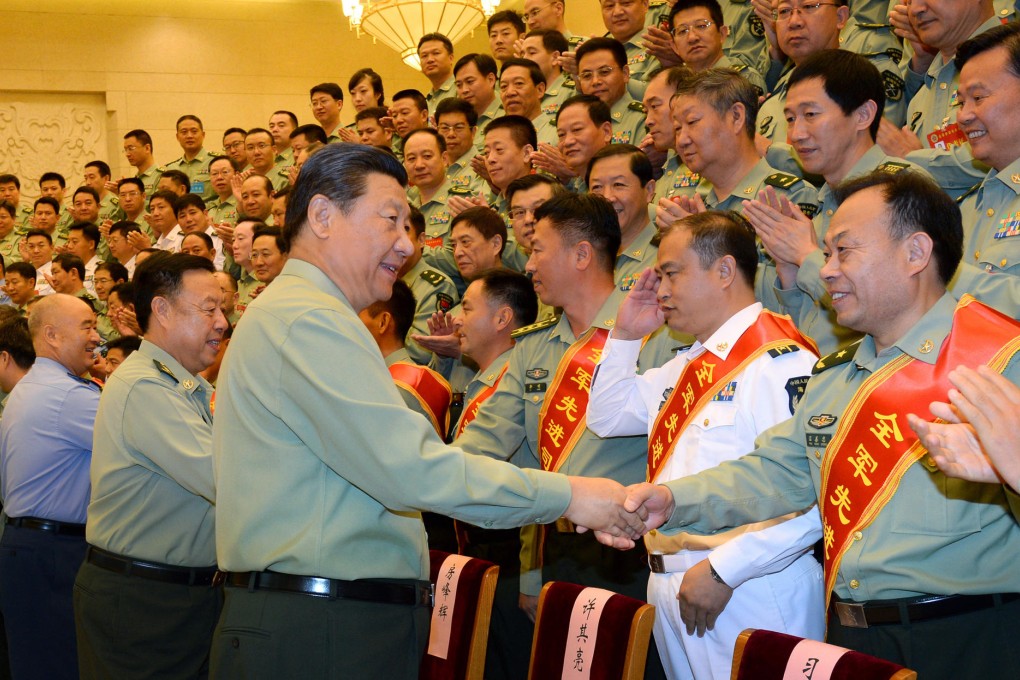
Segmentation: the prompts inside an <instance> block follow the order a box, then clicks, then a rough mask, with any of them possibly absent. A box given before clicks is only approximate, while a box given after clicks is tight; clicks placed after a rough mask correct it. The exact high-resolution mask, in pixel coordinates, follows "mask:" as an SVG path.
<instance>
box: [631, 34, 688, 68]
mask: <svg viewBox="0 0 1020 680" xmlns="http://www.w3.org/2000/svg"><path fill="white" fill-rule="evenodd" d="M641 47H643V48H644V49H645V51H646V52H648V54H650V55H652V56H653V57H655V58H656V59H658V60H659V63H661V64H662V66H663V67H664V68H669V67H670V66H679V65H680V64H682V63H683V60H682V59H681V58H680V55H679V54H677V53H676V46H675V45H674V44H673V36H672V35H671V34H670V32H669V31H666V30H664V29H661V28H659V27H658V26H649V27H648V30H646V31H645V36H644V39H643V40H642V41H641Z"/></svg>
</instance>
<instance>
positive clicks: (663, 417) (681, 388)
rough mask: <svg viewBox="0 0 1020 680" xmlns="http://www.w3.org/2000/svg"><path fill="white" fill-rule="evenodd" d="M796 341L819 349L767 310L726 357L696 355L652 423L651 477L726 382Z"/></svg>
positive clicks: (658, 471)
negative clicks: (763, 356) (764, 356)
mask: <svg viewBox="0 0 1020 680" xmlns="http://www.w3.org/2000/svg"><path fill="white" fill-rule="evenodd" d="M794 345H797V346H800V347H803V348H806V349H808V350H810V351H811V352H814V353H817V351H818V350H817V349H816V348H815V344H814V343H813V342H811V340H809V339H808V338H806V337H804V336H803V335H801V334H800V331H798V330H797V327H796V326H795V325H794V324H793V321H791V320H790V317H788V316H780V315H778V314H773V313H772V312H770V311H768V310H765V311H762V312H761V313H760V314H759V315H758V318H757V319H756V320H755V322H754V323H753V324H751V326H749V327H748V329H747V330H746V331H744V332H743V333H742V334H741V336H740V338H739V339H738V340H737V341H736V342H735V343H734V344H733V349H732V350H730V353H729V354H728V355H727V356H726V359H725V360H721V359H719V358H718V357H717V356H715V355H714V354H711V353H710V352H707V351H706V352H704V353H702V354H701V355H700V356H698V357H697V358H695V359H692V360H691V361H690V362H689V363H688V364H687V366H685V367H684V370H683V373H681V374H680V378H679V379H678V380H677V383H676V385H675V386H674V387H673V391H672V392H670V395H669V398H668V399H667V400H666V403H665V404H664V405H663V407H662V408H661V409H660V410H659V415H657V416H656V417H655V422H654V423H653V424H652V433H651V435H649V437H648V468H647V478H648V480H649V481H655V478H656V477H657V476H658V475H659V473H661V472H662V469H663V468H664V467H665V466H666V462H667V461H668V460H669V458H670V456H672V455H673V450H674V449H675V448H676V444H677V442H678V441H679V440H680V433H681V432H683V431H684V429H685V428H686V427H687V425H688V424H689V423H690V421H691V419H692V418H694V416H695V415H696V414H697V413H698V412H699V411H700V410H701V409H702V408H704V407H705V404H707V403H708V402H709V401H711V400H712V398H713V397H714V396H715V395H716V393H718V392H719V389H720V388H721V387H722V386H725V385H728V384H729V383H730V382H731V381H732V380H733V379H734V378H735V377H736V376H737V375H739V374H740V373H741V372H742V371H743V370H744V369H745V368H747V366H748V365H749V364H750V363H751V362H753V361H754V360H755V359H757V358H758V357H760V356H761V355H762V354H764V353H765V352H768V351H771V350H783V349H784V348H790V347H792V346H794Z"/></svg>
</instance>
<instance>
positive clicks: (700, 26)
mask: <svg viewBox="0 0 1020 680" xmlns="http://www.w3.org/2000/svg"><path fill="white" fill-rule="evenodd" d="M712 26H713V24H712V22H711V21H709V20H708V19H702V20H701V21H695V22H694V23H693V24H680V25H679V26H676V27H674V28H673V37H675V38H686V37H687V34H689V33H690V32H691V31H694V32H695V33H698V34H703V33H707V32H708V29H710V28H712Z"/></svg>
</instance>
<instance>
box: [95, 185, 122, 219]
mask: <svg viewBox="0 0 1020 680" xmlns="http://www.w3.org/2000/svg"><path fill="white" fill-rule="evenodd" d="M122 219H124V211H123V210H121V209H120V199H119V198H117V197H116V196H114V195H113V193H112V192H111V193H107V194H106V195H105V196H103V198H102V199H101V200H100V201H99V223H100V224H102V223H103V222H105V221H106V220H110V221H112V222H117V221H118V220H122Z"/></svg>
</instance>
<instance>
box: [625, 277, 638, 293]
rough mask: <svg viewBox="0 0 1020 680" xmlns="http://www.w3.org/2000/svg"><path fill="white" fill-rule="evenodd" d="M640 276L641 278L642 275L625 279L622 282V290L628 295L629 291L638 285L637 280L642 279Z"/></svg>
mask: <svg viewBox="0 0 1020 680" xmlns="http://www.w3.org/2000/svg"><path fill="white" fill-rule="evenodd" d="M640 276H641V275H640V274H631V275H630V276H625V277H623V279H622V280H621V281H620V290H621V291H623V292H624V293H626V292H627V291H628V290H630V289H631V288H633V287H634V284H635V283H637V280H638V278H640Z"/></svg>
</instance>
